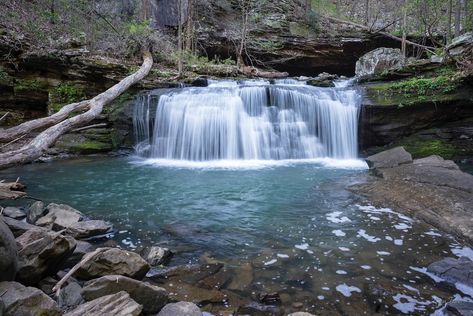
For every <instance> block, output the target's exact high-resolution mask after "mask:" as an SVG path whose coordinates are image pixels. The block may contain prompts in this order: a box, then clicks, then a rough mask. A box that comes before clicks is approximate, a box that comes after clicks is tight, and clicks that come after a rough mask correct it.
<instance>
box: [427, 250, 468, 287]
mask: <svg viewBox="0 0 473 316" xmlns="http://www.w3.org/2000/svg"><path fill="white" fill-rule="evenodd" d="M427 272H430V273H433V274H435V275H437V276H439V277H441V278H442V279H444V280H445V281H446V282H447V283H449V284H451V285H453V286H455V283H463V284H465V285H467V286H469V287H473V261H471V260H470V259H468V258H466V257H461V258H444V259H442V260H439V261H436V262H434V263H432V264H430V265H429V266H428V267H427Z"/></svg>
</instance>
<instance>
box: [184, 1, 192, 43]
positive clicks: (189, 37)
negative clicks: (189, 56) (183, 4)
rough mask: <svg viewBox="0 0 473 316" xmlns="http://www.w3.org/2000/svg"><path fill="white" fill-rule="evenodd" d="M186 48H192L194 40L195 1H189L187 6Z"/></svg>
mask: <svg viewBox="0 0 473 316" xmlns="http://www.w3.org/2000/svg"><path fill="white" fill-rule="evenodd" d="M186 26H187V27H186V50H187V51H190V50H192V42H193V40H194V2H193V0H189V1H188V7H187V25H186Z"/></svg>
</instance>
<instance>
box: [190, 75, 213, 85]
mask: <svg viewBox="0 0 473 316" xmlns="http://www.w3.org/2000/svg"><path fill="white" fill-rule="evenodd" d="M191 84H192V86H194V87H207V86H208V85H209V81H208V79H207V78H204V77H199V78H196V79H195V80H194V81H192V83H191Z"/></svg>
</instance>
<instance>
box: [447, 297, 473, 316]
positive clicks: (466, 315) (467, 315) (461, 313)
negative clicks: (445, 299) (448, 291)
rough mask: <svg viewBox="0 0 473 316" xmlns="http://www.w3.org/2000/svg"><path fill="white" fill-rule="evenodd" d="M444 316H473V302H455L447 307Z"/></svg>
mask: <svg viewBox="0 0 473 316" xmlns="http://www.w3.org/2000/svg"><path fill="white" fill-rule="evenodd" d="M443 315H446V316H472V315H473V302H469V301H463V300H454V301H452V302H449V303H448V304H447V306H445V311H444V313H443Z"/></svg>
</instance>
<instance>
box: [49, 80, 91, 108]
mask: <svg viewBox="0 0 473 316" xmlns="http://www.w3.org/2000/svg"><path fill="white" fill-rule="evenodd" d="M52 93H53V94H54V98H55V99H56V100H57V101H59V102H60V103H65V104H67V103H73V102H78V101H81V100H84V99H85V98H86V96H85V93H84V90H83V89H82V88H80V87H78V86H75V85H73V84H67V83H61V84H60V85H59V86H57V87H55V88H54V89H53V91H52Z"/></svg>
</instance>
